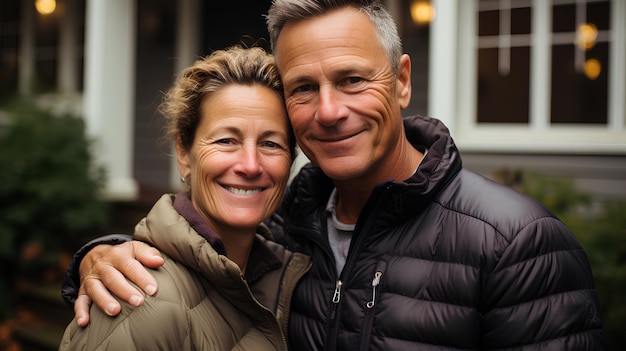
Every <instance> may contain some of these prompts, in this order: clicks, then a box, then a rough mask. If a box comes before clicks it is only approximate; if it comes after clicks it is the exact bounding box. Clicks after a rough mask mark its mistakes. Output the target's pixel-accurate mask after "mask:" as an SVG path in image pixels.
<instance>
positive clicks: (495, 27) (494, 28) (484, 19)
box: [478, 11, 500, 36]
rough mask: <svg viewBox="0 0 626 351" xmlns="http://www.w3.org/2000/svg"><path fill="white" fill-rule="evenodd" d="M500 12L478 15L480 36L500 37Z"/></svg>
mask: <svg viewBox="0 0 626 351" xmlns="http://www.w3.org/2000/svg"><path fill="white" fill-rule="evenodd" d="M499 28H500V11H481V12H479V13H478V35H479V36H485V35H498V33H500V29H499Z"/></svg>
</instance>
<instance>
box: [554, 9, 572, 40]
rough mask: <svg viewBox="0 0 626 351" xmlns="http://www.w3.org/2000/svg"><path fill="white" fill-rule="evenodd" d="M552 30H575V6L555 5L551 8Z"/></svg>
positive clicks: (556, 31)
mask: <svg viewBox="0 0 626 351" xmlns="http://www.w3.org/2000/svg"><path fill="white" fill-rule="evenodd" d="M552 31H553V32H555V33H560V32H575V31H576V6H575V5H574V4H571V5H555V6H554V7H553V8H552Z"/></svg>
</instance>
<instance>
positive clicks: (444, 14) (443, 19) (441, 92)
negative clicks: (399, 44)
mask: <svg viewBox="0 0 626 351" xmlns="http://www.w3.org/2000/svg"><path fill="white" fill-rule="evenodd" d="M459 1H461V0H432V3H433V6H434V7H435V11H436V15H435V19H434V20H433V21H432V22H431V24H430V39H429V40H430V52H429V55H430V57H429V65H430V69H429V77H428V115H429V116H433V117H435V118H438V119H440V120H441V121H442V122H443V123H444V124H445V125H446V126H447V127H448V128H449V129H450V130H451V131H452V130H454V127H455V122H456V114H457V104H458V102H457V94H456V92H457V84H458V78H457V55H458V50H457V42H458V40H457V33H458V32H457V31H458V7H459V4H458V3H459ZM463 1H466V0H463Z"/></svg>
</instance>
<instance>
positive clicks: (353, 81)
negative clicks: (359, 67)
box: [346, 77, 363, 84]
mask: <svg viewBox="0 0 626 351" xmlns="http://www.w3.org/2000/svg"><path fill="white" fill-rule="evenodd" d="M362 81H363V78H361V77H348V78H346V83H347V84H357V83H360V82H362Z"/></svg>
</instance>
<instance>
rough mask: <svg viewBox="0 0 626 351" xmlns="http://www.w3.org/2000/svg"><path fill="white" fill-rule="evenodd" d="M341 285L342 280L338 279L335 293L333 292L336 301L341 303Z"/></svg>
mask: <svg viewBox="0 0 626 351" xmlns="http://www.w3.org/2000/svg"><path fill="white" fill-rule="evenodd" d="M341 285H343V283H342V282H341V280H337V285H335V293H334V294H333V302H334V303H339V300H340V299H341Z"/></svg>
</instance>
